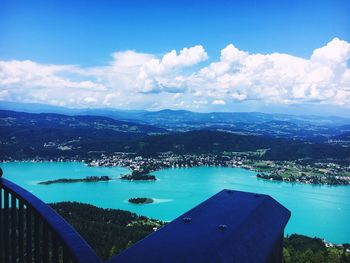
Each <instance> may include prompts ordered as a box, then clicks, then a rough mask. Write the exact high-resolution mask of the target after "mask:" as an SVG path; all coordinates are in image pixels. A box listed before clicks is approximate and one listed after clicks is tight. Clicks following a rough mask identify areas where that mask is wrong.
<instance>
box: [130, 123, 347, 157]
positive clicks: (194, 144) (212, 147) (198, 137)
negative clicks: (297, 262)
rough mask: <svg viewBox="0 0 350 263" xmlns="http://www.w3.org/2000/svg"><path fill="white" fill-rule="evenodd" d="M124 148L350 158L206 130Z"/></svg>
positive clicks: (316, 146) (315, 147)
mask: <svg viewBox="0 0 350 263" xmlns="http://www.w3.org/2000/svg"><path fill="white" fill-rule="evenodd" d="M125 149H127V150H129V151H132V152H138V153H140V154H143V155H147V154H155V153H158V152H168V151H171V152H174V153H178V154H185V153H214V154H215V153H217V154H219V153H223V152H243V151H256V150H259V149H267V151H266V153H265V155H263V156H262V158H263V159H270V160H296V159H301V158H307V159H320V160H321V159H322V160H324V159H329V160H330V159H333V160H349V159H350V148H349V147H342V146H339V145H329V144H321V143H308V142H303V141H297V140H287V139H277V138H273V137H268V136H254V135H241V134H235V133H229V132H218V131H207V130H200V131H191V132H184V133H173V134H165V135H158V136H147V137H144V138H141V139H138V140H136V141H130V142H128V143H127V145H126V147H125Z"/></svg>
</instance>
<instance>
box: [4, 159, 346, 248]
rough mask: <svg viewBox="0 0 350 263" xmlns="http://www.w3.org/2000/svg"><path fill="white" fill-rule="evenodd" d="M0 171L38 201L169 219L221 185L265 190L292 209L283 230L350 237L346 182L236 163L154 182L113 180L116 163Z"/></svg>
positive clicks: (164, 175)
mask: <svg viewBox="0 0 350 263" xmlns="http://www.w3.org/2000/svg"><path fill="white" fill-rule="evenodd" d="M1 167H2V168H3V170H4V177H5V178H8V179H10V180H11V181H13V182H15V183H17V184H18V185H20V186H22V187H24V188H25V189H27V190H29V191H30V192H32V193H33V194H35V195H36V196H38V197H39V198H41V199H42V200H43V201H45V202H47V203H50V202H59V201H79V202H84V203H89V204H92V205H95V206H99V207H103V208H119V209H124V210H129V211H132V212H135V213H137V214H141V215H145V216H148V217H152V218H157V219H161V220H165V221H170V220H172V219H174V218H176V217H178V216H180V215H181V214H182V213H184V212H186V211H187V210H189V209H191V208H192V207H194V206H195V205H197V204H199V203H200V202H202V201H204V200H206V199H207V198H209V197H210V196H212V195H213V194H215V193H217V192H219V191H220V190H222V189H233V190H241V191H248V192H257V193H263V194H268V195H270V196H272V197H273V198H275V199H276V200H277V201H279V202H280V203H281V204H283V205H284V206H286V207H287V208H288V209H289V210H291V212H292V217H291V219H290V221H289V223H288V225H287V228H286V233H300V234H305V235H308V236H318V237H321V238H325V239H326V240H328V241H331V242H335V243H345V242H348V243H349V242H350V187H349V186H336V187H335V186H319V185H305V184H290V183H283V182H272V181H267V180H263V179H257V178H256V177H255V172H252V171H247V170H244V169H240V168H224V167H196V168H179V169H165V170H161V171H157V172H154V173H152V174H154V175H155V176H156V177H157V178H158V179H159V180H158V181H156V182H130V181H122V180H119V179H118V178H119V176H120V175H121V174H125V173H127V172H128V170H127V169H125V168H121V167H113V168H105V167H103V168H101V167H88V166H86V165H84V164H82V163H78V162H70V163H48V162H47V163H30V162H14V163H3V164H1ZM91 175H97V176H101V175H108V176H110V177H112V178H114V179H115V180H112V181H109V182H96V183H83V182H81V183H72V184H52V185H39V184H37V183H38V182H40V181H46V180H50V179H58V178H84V177H85V176H91ZM131 197H150V198H153V199H154V200H155V203H153V204H146V205H135V204H130V203H128V199H129V198H131Z"/></svg>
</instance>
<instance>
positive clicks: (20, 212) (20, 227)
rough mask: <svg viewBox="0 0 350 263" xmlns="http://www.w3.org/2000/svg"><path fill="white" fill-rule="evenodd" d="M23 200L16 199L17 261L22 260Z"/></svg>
mask: <svg viewBox="0 0 350 263" xmlns="http://www.w3.org/2000/svg"><path fill="white" fill-rule="evenodd" d="M23 206H24V205H23V202H22V200H20V199H19V201H18V259H19V262H23V261H24V259H23V254H24V252H23V242H24V231H23V221H24V215H23Z"/></svg>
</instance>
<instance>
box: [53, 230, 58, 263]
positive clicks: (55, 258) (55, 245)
mask: <svg viewBox="0 0 350 263" xmlns="http://www.w3.org/2000/svg"><path fill="white" fill-rule="evenodd" d="M52 262H53V263H58V262H59V254H58V240H57V236H56V235H55V234H52Z"/></svg>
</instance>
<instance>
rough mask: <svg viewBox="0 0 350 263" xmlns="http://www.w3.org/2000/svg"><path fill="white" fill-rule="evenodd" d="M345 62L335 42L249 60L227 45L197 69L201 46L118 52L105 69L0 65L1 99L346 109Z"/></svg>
mask: <svg viewBox="0 0 350 263" xmlns="http://www.w3.org/2000/svg"><path fill="white" fill-rule="evenodd" d="M349 58H350V44H349V43H348V42H346V41H344V40H340V39H338V38H334V39H333V40H332V41H330V42H329V43H328V44H327V45H325V46H324V47H321V48H318V49H315V50H314V51H313V53H312V55H311V56H310V58H309V59H305V58H300V57H296V56H292V55H289V54H281V53H272V54H251V53H249V52H247V51H243V50H239V49H238V48H237V47H235V46H234V45H233V44H229V45H227V46H226V47H225V48H223V49H222V50H221V55H220V59H219V60H218V61H214V62H211V63H209V64H207V65H206V66H204V67H201V68H199V69H198V64H199V63H201V62H203V61H206V60H207V59H208V55H207V53H206V51H205V50H204V48H203V47H202V46H200V45H197V46H193V47H189V48H183V49H182V50H180V51H179V52H177V51H176V50H172V51H170V52H168V53H166V54H164V55H163V56H157V55H154V54H147V53H139V52H136V51H130V50H127V51H121V52H115V53H113V54H112V60H111V62H110V63H109V64H107V65H105V66H100V67H89V68H84V67H80V66H77V65H50V64H39V63H36V62H34V61H29V60H24V61H0V99H4V100H13V101H25V102H43V103H51V104H58V105H69V106H84V105H89V106H96V107H97V106H109V107H119V108H152V109H155V107H159V108H172V107H174V108H179V107H186V108H191V107H192V108H194V109H199V108H201V109H208V108H209V107H210V105H225V107H230V105H231V104H232V103H234V102H239V103H242V102H244V101H258V102H259V101H260V102H262V103H264V104H266V103H267V104H269V103H270V104H305V103H311V104H312V103H324V104H333V105H343V106H348V105H350V69H349V67H348V62H349ZM195 65H197V66H196V67H193V66H195ZM208 102H211V103H208ZM228 110H230V109H229V108H228Z"/></svg>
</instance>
